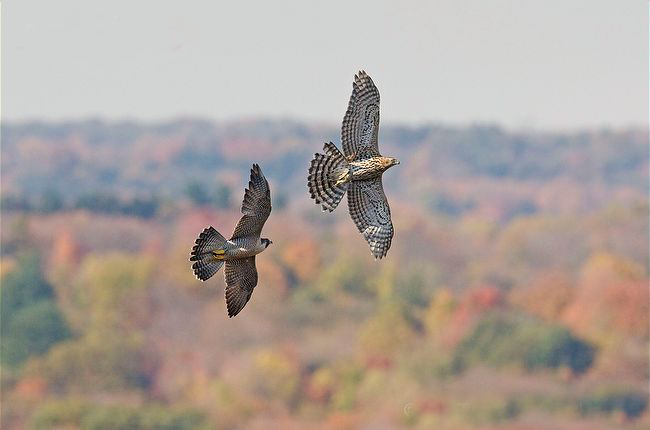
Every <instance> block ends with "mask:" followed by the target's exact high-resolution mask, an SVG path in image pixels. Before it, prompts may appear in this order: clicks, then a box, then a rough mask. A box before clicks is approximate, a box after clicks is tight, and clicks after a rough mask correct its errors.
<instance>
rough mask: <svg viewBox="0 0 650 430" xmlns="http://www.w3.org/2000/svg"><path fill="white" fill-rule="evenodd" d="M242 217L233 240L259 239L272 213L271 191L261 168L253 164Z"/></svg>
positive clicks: (242, 208)
mask: <svg viewBox="0 0 650 430" xmlns="http://www.w3.org/2000/svg"><path fill="white" fill-rule="evenodd" d="M241 212H242V214H244V216H242V217H241V219H240V220H239V222H238V223H237V227H235V231H234V232H233V233H232V238H231V239H237V238H242V237H251V236H253V237H259V236H260V233H261V232H262V227H264V223H265V222H266V220H267V219H268V217H269V214H270V213H271V190H270V189H269V183H268V181H267V180H266V178H265V177H264V174H263V173H262V170H261V169H260V166H258V165H257V164H253V168H252V169H251V178H250V181H249V182H248V188H246V190H245V191H244V201H243V202H242V204H241Z"/></svg>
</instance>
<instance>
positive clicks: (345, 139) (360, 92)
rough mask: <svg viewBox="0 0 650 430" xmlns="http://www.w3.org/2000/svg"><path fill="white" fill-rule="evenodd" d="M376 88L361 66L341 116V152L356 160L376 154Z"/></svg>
mask: <svg viewBox="0 0 650 430" xmlns="http://www.w3.org/2000/svg"><path fill="white" fill-rule="evenodd" d="M378 134H379V90H378V89H377V87H376V86H375V84H374V83H373V82H372V79H370V76H368V75H367V74H366V72H364V71H363V70H361V71H360V72H359V73H358V74H357V75H355V76H354V83H353V84H352V95H351V96H350V102H349V104H348V110H347V112H345V117H343V126H342V127H341V142H342V143H343V152H344V153H345V155H347V156H348V157H350V156H352V157H354V159H355V160H360V159H364V158H370V157H375V156H379V147H378V145H379V144H378V142H377V135H378Z"/></svg>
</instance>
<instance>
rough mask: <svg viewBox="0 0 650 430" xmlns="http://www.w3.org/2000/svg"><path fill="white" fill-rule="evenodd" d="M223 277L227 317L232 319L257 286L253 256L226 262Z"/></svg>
mask: <svg viewBox="0 0 650 430" xmlns="http://www.w3.org/2000/svg"><path fill="white" fill-rule="evenodd" d="M225 277H226V306H227V307H228V316H229V317H231V318H232V317H234V316H235V315H237V314H238V313H239V311H241V310H242V309H243V308H244V306H246V303H248V301H249V300H250V298H251V294H253V289H254V288H255V286H256V285H257V268H256V267H255V256H253V257H248V258H241V259H236V260H226V269H225Z"/></svg>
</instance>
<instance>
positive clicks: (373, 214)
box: [348, 176, 394, 258]
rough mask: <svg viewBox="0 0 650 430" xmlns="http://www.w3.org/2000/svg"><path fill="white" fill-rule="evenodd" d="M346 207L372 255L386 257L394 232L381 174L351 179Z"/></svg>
mask: <svg viewBox="0 0 650 430" xmlns="http://www.w3.org/2000/svg"><path fill="white" fill-rule="evenodd" d="M348 208H349V210H350V216H351V217H352V220H353V221H354V223H355V224H356V225H357V228H358V229H359V232H360V233H361V234H363V237H364V238H365V239H366V241H367V242H368V245H370V252H372V255H374V256H375V258H382V257H385V256H386V254H387V253H388V249H389V248H390V244H391V242H392V240H393V233H394V231H393V223H392V221H391V219H390V207H389V206H388V200H387V199H386V194H384V187H383V185H382V182H381V176H379V177H376V178H374V179H369V180H367V181H354V182H352V183H351V184H350V188H349V189H348Z"/></svg>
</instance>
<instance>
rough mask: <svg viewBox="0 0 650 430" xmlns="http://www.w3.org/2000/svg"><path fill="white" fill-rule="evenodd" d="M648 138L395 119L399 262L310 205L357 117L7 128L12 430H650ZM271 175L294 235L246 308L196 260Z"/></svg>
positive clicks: (283, 230) (282, 230) (277, 245)
mask: <svg viewBox="0 0 650 430" xmlns="http://www.w3.org/2000/svg"><path fill="white" fill-rule="evenodd" d="M647 138H648V136H647V134H646V133H643V132H640V131H634V130H630V131H619V132H613V131H599V132H590V133H576V134H570V135H562V134H534V133H509V132H505V131H503V130H500V129H499V128H496V127H472V128H467V129H452V128H446V127H440V126H422V127H417V128H415V127H412V128H409V127H397V126H386V127H384V128H382V130H381V132H380V139H381V141H382V143H381V149H382V152H383V153H385V154H386V155H393V156H397V157H398V158H400V159H401V160H402V164H401V165H400V166H397V167H396V168H394V169H391V170H390V171H389V172H387V173H386V175H385V180H384V183H385V187H386V190H387V191H386V192H387V194H388V196H389V200H390V202H391V209H392V213H393V219H394V222H395V228H396V236H395V239H394V242H393V247H392V249H391V251H390V253H389V256H388V258H387V259H385V260H383V261H381V262H376V261H374V260H373V259H372V258H371V256H370V253H369V251H368V249H367V245H365V242H364V241H363V240H362V238H361V236H360V235H359V234H358V233H357V231H356V228H355V227H354V225H353V224H352V222H351V220H350V219H349V217H348V215H347V213H346V207H345V204H343V205H342V206H341V208H339V209H338V210H337V211H336V212H335V213H334V214H322V213H321V212H320V210H319V209H318V208H317V207H316V206H315V205H313V203H312V202H311V201H309V197H308V193H307V192H306V184H305V182H306V178H305V175H306V171H307V166H308V161H309V158H310V156H311V155H312V154H313V152H316V151H320V149H321V146H322V142H323V141H324V140H332V141H334V142H336V143H337V144H338V143H339V141H338V139H339V138H338V131H337V129H336V128H335V127H329V126H318V125H306V124H301V123H296V122H291V121H248V122H238V123H225V124H214V123H209V122H205V121H194V120H182V121H180V120H179V121H175V122H169V123H164V124H154V125H142V124H138V123H104V122H100V121H87V122H76V123H66V124H61V123H60V124H45V123H29V124H3V129H2V173H1V174H2V250H1V252H2V265H1V276H2V284H1V300H2V302H1V310H2V314H1V316H2V318H1V324H2V325H1V329H2V344H1V347H2V349H1V356H0V359H1V360H0V365H1V371H2V394H3V397H2V428H3V429H4V428H7V429H22V428H28V429H52V428H66V429H77V428H78V429H195V428H199V429H200V428H205V429H211V428H217V429H232V428H242V429H243V428H259V429H269V428H281V429H291V428H295V429H324V428H337V429H338V428H349V429H356V428H404V429H411V428H412V429H429V428H436V429H470V428H471V429H474V428H484V429H511V430H514V429H528V430H531V429H545V430H546V429H585V428H588V429H595V430H598V429H610V428H611V429H614V428H617V429H618V428H625V429H642V428H647V427H648V426H649V425H650V413H649V412H648V408H647V396H648V393H647V387H648V384H647V381H648V376H649V375H648V348H649V344H648V273H649V268H648V201H647V183H648V182H647V181H648V154H647ZM253 162H258V163H260V164H261V166H262V169H263V170H264V172H265V174H266V176H267V177H268V178H269V180H270V182H271V187H272V197H273V202H274V211H273V213H272V216H271V218H270V219H269V222H268V223H267V226H266V228H265V231H264V236H266V237H270V238H271V239H272V240H273V242H274V244H273V245H272V247H271V248H269V250H268V251H267V252H265V253H264V254H263V255H262V256H260V257H259V258H258V259H257V265H258V269H259V272H260V283H259V286H258V288H257V289H256V290H255V292H254V294H253V297H252V299H251V302H250V303H249V304H248V305H247V307H246V308H245V309H244V311H242V313H241V314H240V315H239V316H237V317H236V318H234V319H228V318H227V316H226V311H225V304H224V301H223V284H224V282H223V279H222V275H221V273H219V274H218V275H217V276H216V277H215V279H214V280H211V281H210V282H209V283H206V284H202V283H200V282H199V281H196V280H195V279H194V277H193V275H192V273H191V270H190V264H189V262H188V261H187V260H188V254H189V250H190V249H191V246H192V244H193V242H194V239H195V237H196V235H197V234H198V233H199V232H200V231H201V230H202V229H203V228H204V227H205V226H208V225H213V226H214V227H216V228H217V229H218V230H220V231H221V232H222V233H224V235H226V236H227V235H228V234H229V233H230V231H231V230H232V228H233V227H234V224H235V222H236V220H237V219H238V217H239V204H240V202H241V197H242V190H243V187H244V186H245V185H246V184H247V181H248V169H249V168H250V165H251V163H253Z"/></svg>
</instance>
